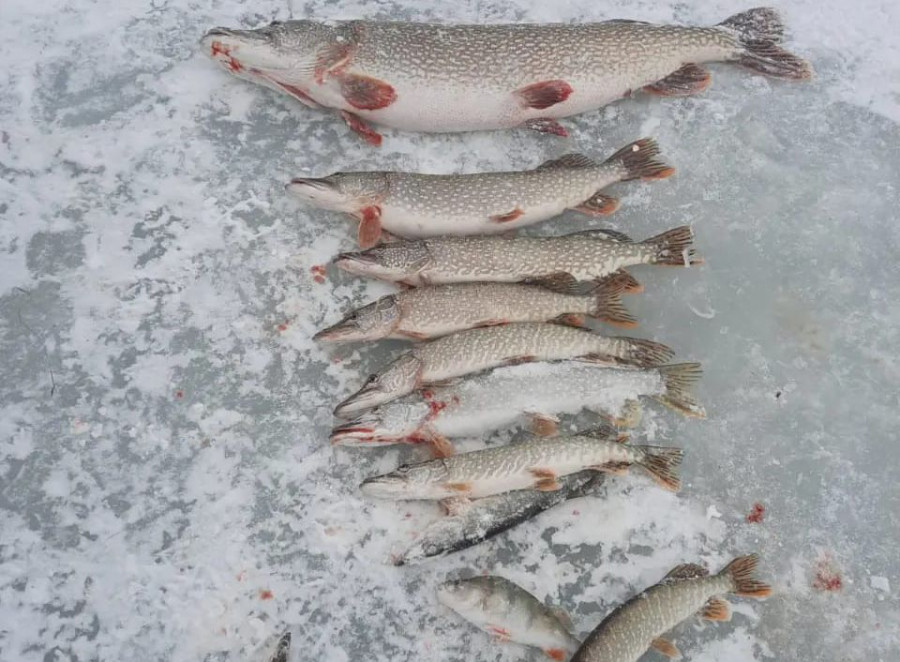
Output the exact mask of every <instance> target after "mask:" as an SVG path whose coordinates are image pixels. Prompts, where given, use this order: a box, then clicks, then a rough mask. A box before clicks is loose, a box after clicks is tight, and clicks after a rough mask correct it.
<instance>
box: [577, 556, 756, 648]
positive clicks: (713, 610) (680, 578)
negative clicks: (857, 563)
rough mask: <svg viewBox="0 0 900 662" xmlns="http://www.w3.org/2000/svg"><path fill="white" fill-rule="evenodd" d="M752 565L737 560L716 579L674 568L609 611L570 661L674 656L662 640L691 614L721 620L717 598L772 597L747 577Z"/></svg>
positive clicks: (693, 568)
mask: <svg viewBox="0 0 900 662" xmlns="http://www.w3.org/2000/svg"><path fill="white" fill-rule="evenodd" d="M758 563H759V557H758V556H757V555H756V554H751V555H749V556H740V557H738V558H736V559H734V560H733V561H732V562H731V563H729V564H728V565H727V566H725V568H724V569H723V570H722V571H721V572H719V573H718V574H716V575H710V574H709V571H708V570H707V569H706V568H704V567H703V566H699V565H695V564H693V563H687V564H685V565H680V566H678V567H676V568H674V569H673V570H672V571H671V572H669V574H668V575H666V576H665V577H664V578H663V580H662V581H661V582H660V583H658V584H656V585H655V586H651V587H650V588H648V589H647V590H645V591H643V592H642V593H639V594H638V595H636V596H635V597H633V598H631V600H629V601H628V602H626V603H625V604H623V605H620V606H619V607H617V608H616V609H614V610H613V612H612V613H611V614H610V615H609V616H607V617H606V618H605V619H604V620H603V621H602V622H601V623H600V625H598V626H597V627H596V628H595V629H594V631H593V632H591V634H590V635H589V636H588V638H587V639H585V641H584V643H583V644H582V645H581V648H579V649H578V652H576V653H575V655H574V656H573V657H572V662H635V661H636V660H637V659H638V658H640V657H641V656H642V655H643V654H644V653H646V652H647V651H648V650H650V649H651V648H654V649H656V650H657V651H659V652H660V653H662V654H663V655H666V656H667V657H670V658H672V657H677V656H678V654H679V653H678V649H677V648H676V647H675V645H674V644H672V643H671V642H670V641H668V640H666V639H663V638H662V635H663V634H665V633H666V632H668V631H669V630H671V629H672V628H673V627H675V626H676V625H678V624H679V623H680V622H681V621H683V620H685V619H688V618H690V617H691V616H693V615H695V614H699V615H700V617H701V618H704V619H707V620H711V621H727V620H729V619H730V618H731V613H730V609H729V607H728V603H727V602H725V601H724V600H722V599H721V598H720V597H718V596H720V595H725V594H727V593H733V594H734V595H739V596H743V597H749V598H757V599H761V598H765V597H767V596H768V595H769V594H770V593H771V592H772V589H771V588H770V587H769V586H768V585H767V584H764V583H762V582H760V581H758V580H757V579H756V578H755V577H754V576H753V573H754V571H755V570H756V566H757V564H758Z"/></svg>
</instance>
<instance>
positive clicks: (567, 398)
mask: <svg viewBox="0 0 900 662" xmlns="http://www.w3.org/2000/svg"><path fill="white" fill-rule="evenodd" d="M701 374H702V371H701V369H700V364H699V363H682V364H677V365H668V366H661V367H658V368H645V369H640V370H636V369H625V368H605V367H602V366H598V365H595V364H592V363H584V362H580V361H562V362H558V363H526V364H523V365H517V366H506V367H502V368H496V369H495V370H492V371H491V372H489V373H486V374H479V375H473V376H471V377H467V378H465V379H462V380H460V381H459V382H458V383H456V384H452V385H450V386H444V387H432V388H429V389H424V390H423V391H420V392H418V393H415V394H412V395H409V396H407V397H405V398H401V399H400V400H395V401H393V402H389V403H388V404H385V405H382V406H381V407H377V408H376V409H372V410H370V411H367V412H364V413H363V414H361V415H360V416H359V417H357V418H356V419H355V420H352V421H349V422H347V423H343V424H340V425H338V426H336V427H335V428H334V429H333V430H332V431H331V443H333V444H337V445H342V446H381V445H389V444H399V443H432V444H436V445H437V446H436V447H437V448H438V449H440V447H441V446H440V445H441V444H442V443H443V442H446V439H447V438H448V437H474V436H480V435H483V434H485V433H487V432H490V431H492V430H497V429H499V428H503V427H506V426H510V425H513V424H516V423H519V422H521V420H522V419H523V418H524V419H527V420H529V421H530V422H531V423H532V425H533V426H534V427H535V428H536V430H537V431H539V432H546V433H550V432H552V431H553V430H554V428H555V420H556V416H557V415H558V414H577V413H578V412H580V411H581V410H582V409H589V410H591V411H595V412H597V413H603V414H607V415H609V416H611V417H624V416H625V415H626V413H627V412H628V410H629V407H630V406H633V405H634V403H636V401H637V400H638V398H640V397H651V398H654V399H656V400H658V401H659V402H661V403H663V404H664V405H666V406H668V407H670V408H672V409H675V410H676V411H679V412H680V413H682V414H684V415H685V416H692V417H697V418H703V417H705V413H704V411H703V407H701V406H700V404H699V403H698V402H697V400H696V399H695V398H694V395H693V393H692V392H691V388H692V386H693V384H694V383H695V382H696V381H698V380H699V379H700V376H701Z"/></svg>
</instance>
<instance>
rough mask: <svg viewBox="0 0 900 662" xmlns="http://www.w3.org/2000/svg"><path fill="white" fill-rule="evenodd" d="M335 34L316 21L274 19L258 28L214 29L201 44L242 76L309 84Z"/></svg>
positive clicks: (211, 54)
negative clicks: (319, 55) (318, 59)
mask: <svg viewBox="0 0 900 662" xmlns="http://www.w3.org/2000/svg"><path fill="white" fill-rule="evenodd" d="M335 34H336V31H335V28H334V27H331V26H329V25H326V24H323V23H318V22H316V21H287V22H281V21H273V22H272V23H270V24H269V25H267V26H265V27H262V28H256V29H255V30H238V29H233V28H223V27H216V28H213V29H211V30H209V31H208V32H207V33H206V34H205V35H203V37H202V38H201V39H200V46H201V48H203V49H204V51H205V52H206V53H207V54H208V55H209V56H210V57H211V58H212V59H214V60H216V61H217V62H219V63H220V64H221V65H222V66H223V67H225V68H226V69H227V70H228V71H229V72H231V73H233V74H235V75H237V76H240V77H242V78H260V79H263V80H277V81H280V82H282V83H291V84H305V83H311V82H312V81H313V77H314V72H315V68H316V61H317V58H318V54H319V53H320V52H321V51H322V50H323V49H324V48H326V47H327V46H328V44H329V43H330V40H333V39H334V38H335Z"/></svg>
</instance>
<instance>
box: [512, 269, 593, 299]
mask: <svg viewBox="0 0 900 662" xmlns="http://www.w3.org/2000/svg"><path fill="white" fill-rule="evenodd" d="M522 282H523V283H524V284H526V285H537V286H538V287H543V288H544V289H545V290H550V291H551V292H559V293H560V294H587V293H589V292H590V291H591V290H592V289H593V288H594V287H595V285H594V284H593V283H582V282H580V281H578V280H577V279H576V278H575V276H573V275H572V274H570V273H568V272H566V271H557V272H555V273H552V274H547V275H546V276H537V277H535V278H526V279H525V280H523V281H522Z"/></svg>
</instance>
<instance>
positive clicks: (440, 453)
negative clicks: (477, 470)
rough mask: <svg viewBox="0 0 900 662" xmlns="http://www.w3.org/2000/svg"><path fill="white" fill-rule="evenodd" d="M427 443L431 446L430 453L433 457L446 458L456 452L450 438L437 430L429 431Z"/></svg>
mask: <svg viewBox="0 0 900 662" xmlns="http://www.w3.org/2000/svg"><path fill="white" fill-rule="evenodd" d="M427 443H428V445H429V446H431V454H432V455H434V457H435V458H446V457H450V456H452V455H453V454H454V453H456V449H455V448H453V444H452V443H450V440H449V439H447V437H445V436H444V435H442V434H438V433H437V432H431V433H429V435H428V439H427Z"/></svg>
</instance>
